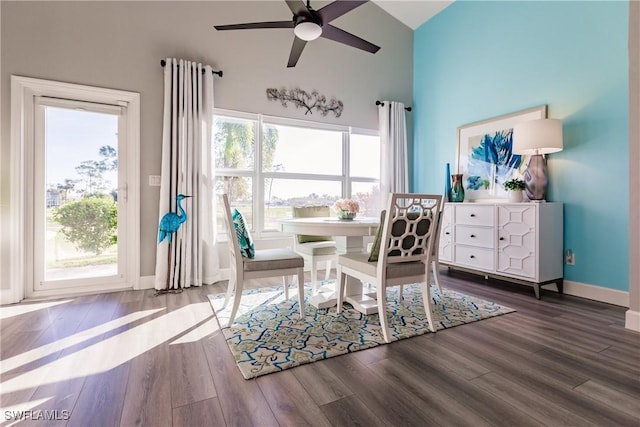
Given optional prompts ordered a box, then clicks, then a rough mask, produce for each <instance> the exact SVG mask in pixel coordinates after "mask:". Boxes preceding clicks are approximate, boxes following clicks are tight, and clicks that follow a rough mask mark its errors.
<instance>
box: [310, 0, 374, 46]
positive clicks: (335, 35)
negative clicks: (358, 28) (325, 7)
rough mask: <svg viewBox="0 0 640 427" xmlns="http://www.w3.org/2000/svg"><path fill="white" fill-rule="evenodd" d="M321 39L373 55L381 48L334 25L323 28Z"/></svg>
mask: <svg viewBox="0 0 640 427" xmlns="http://www.w3.org/2000/svg"><path fill="white" fill-rule="evenodd" d="M332 4H333V3H332ZM320 37H324V38H325V39H329V40H333V41H334V42H338V43H343V44H346V45H349V46H353V47H357V48H358V49H362V50H366V51H367V52H371V53H376V52H377V51H378V50H380V47H379V46H376V45H375V44H373V43H369V42H368V41H366V40H363V39H361V38H360V37H357V36H354V35H353V34H351V33H347V32H346V31H344V30H341V29H340V28H337V27H334V26H333V25H324V26H323V27H322V35H321V36H320Z"/></svg>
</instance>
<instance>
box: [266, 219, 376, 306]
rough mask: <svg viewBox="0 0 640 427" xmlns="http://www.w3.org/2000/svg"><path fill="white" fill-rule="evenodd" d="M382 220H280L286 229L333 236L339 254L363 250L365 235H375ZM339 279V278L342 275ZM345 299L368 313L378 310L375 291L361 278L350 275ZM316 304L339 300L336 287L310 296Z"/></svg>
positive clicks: (327, 286) (285, 230)
mask: <svg viewBox="0 0 640 427" xmlns="http://www.w3.org/2000/svg"><path fill="white" fill-rule="evenodd" d="M379 224H380V220H379V219H378V218H371V217H356V218H354V219H353V220H341V219H338V218H334V217H311V218H285V219H279V220H278V226H279V228H280V231H282V232H283V233H291V234H294V235H296V234H307V235H311V236H333V238H334V240H335V241H336V245H337V248H338V254H344V253H353V252H363V251H364V250H365V248H364V237H365V236H373V235H374V234H375V233H376V230H377V229H378V225H379ZM294 237H295V236H294ZM338 279H339V278H338ZM345 288H346V295H345V301H347V302H349V303H350V304H351V305H353V307H354V308H355V309H356V310H358V311H360V312H362V313H364V314H372V313H377V311H378V307H377V305H376V300H375V294H367V293H365V292H364V290H363V284H362V282H361V281H360V280H358V279H355V278H353V277H351V276H347V283H346V286H345ZM309 303H311V304H312V305H313V306H314V307H316V308H329V307H333V306H335V305H336V303H337V295H336V293H335V288H334V287H332V286H329V285H325V286H323V287H321V288H320V290H319V291H318V293H317V294H316V295H313V296H312V297H311V298H309Z"/></svg>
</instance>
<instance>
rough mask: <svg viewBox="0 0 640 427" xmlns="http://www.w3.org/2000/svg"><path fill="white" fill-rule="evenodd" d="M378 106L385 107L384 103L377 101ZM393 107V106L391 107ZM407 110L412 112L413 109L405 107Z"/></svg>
mask: <svg viewBox="0 0 640 427" xmlns="http://www.w3.org/2000/svg"><path fill="white" fill-rule="evenodd" d="M376 105H382V106H383V107H384V102H381V101H376ZM389 107H391V105H389ZM404 109H405V110H407V111H411V107H404Z"/></svg>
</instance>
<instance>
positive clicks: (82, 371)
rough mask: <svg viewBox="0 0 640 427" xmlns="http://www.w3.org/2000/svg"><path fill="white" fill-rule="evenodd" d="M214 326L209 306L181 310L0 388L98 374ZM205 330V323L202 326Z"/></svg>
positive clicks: (19, 387)
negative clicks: (197, 329) (186, 334)
mask: <svg viewBox="0 0 640 427" xmlns="http://www.w3.org/2000/svg"><path fill="white" fill-rule="evenodd" d="M207 319H209V321H210V322H215V320H214V316H213V313H212V310H211V305H210V304H209V302H201V303H196V304H191V305H188V306H185V307H182V308H180V309H178V310H175V311H172V312H170V313H167V314H165V315H163V316H160V317H157V318H155V319H152V320H149V321H147V322H145V323H143V324H142V325H139V326H136V327H133V328H131V329H128V330H126V331H124V332H122V333H119V334H118V335H115V336H112V337H109V338H107V339H105V340H103V341H101V342H99V343H96V344H93V345H90V346H88V347H86V348H83V349H81V350H78V351H75V352H74V353H72V354H69V355H66V356H63V357H61V358H59V359H57V360H55V361H53V362H50V363H47V364H46V365H43V366H40V367H38V368H35V369H33V370H30V371H28V372H26V373H24V374H21V375H17V376H15V377H13V378H11V379H9V380H7V381H4V382H2V383H1V384H0V389H1V390H2V393H3V394H4V393H13V392H16V391H19V390H25V389H31V388H36V387H38V386H41V385H45V384H53V383H57V382H60V381H67V380H70V379H75V378H82V377H86V376H89V375H94V374H99V373H101V372H106V371H108V370H110V369H113V368H115V367H116V366H119V365H121V364H123V363H126V362H128V361H130V360H132V359H133V358H135V357H137V356H140V355H141V354H143V353H144V352H146V351H149V350H151V349H152V348H154V347H156V346H158V345H160V344H162V343H163V342H165V341H168V340H171V339H173V338H175V337H176V336H178V335H180V334H182V333H184V332H185V331H187V330H189V329H191V328H193V327H194V326H196V325H198V324H200V323H203V322H205V321H206V320H207ZM203 326H204V323H203Z"/></svg>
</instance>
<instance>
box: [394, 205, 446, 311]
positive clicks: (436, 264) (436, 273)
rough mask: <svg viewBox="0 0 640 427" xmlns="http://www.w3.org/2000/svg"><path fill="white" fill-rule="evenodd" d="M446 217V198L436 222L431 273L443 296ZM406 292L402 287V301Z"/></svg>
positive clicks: (400, 294)
mask: <svg viewBox="0 0 640 427" xmlns="http://www.w3.org/2000/svg"><path fill="white" fill-rule="evenodd" d="M443 216H444V197H443V198H442V202H441V203H440V208H439V209H438V220H437V221H436V229H435V231H434V233H435V235H434V237H433V238H434V241H433V249H432V251H431V271H432V273H433V281H434V283H435V284H436V286H437V287H438V291H439V292H440V295H442V285H441V282H440V233H441V230H442V221H443ZM403 292H404V285H400V289H399V290H398V298H399V299H402V298H403V297H402V295H403Z"/></svg>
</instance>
